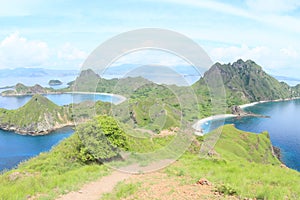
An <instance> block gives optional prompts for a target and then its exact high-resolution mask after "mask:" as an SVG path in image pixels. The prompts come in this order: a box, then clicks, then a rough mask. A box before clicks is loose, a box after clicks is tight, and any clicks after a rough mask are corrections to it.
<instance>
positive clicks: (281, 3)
mask: <svg viewBox="0 0 300 200" xmlns="http://www.w3.org/2000/svg"><path fill="white" fill-rule="evenodd" d="M246 5H247V6H248V7H249V8H250V9H252V10H255V11H258V12H261V11H262V12H273V13H274V12H276V13H284V12H290V11H294V10H296V9H297V8H299V6H300V2H299V0H246Z"/></svg>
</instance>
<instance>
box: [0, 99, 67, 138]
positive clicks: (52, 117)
mask: <svg viewBox="0 0 300 200" xmlns="http://www.w3.org/2000/svg"><path fill="white" fill-rule="evenodd" d="M69 113H70V110H69V107H60V106H58V105H56V104H54V103H53V102H51V101H50V100H48V99H47V98H46V97H43V96H41V95H34V96H33V97H32V98H31V99H30V101H29V102H28V103H26V104H25V105H24V106H22V107H21V108H19V109H17V110H6V109H2V108H1V109H0V127H1V129H4V130H10V131H15V132H17V133H20V134H30V135H43V134H47V133H49V132H51V131H53V130H55V129H57V128H61V127H64V126H66V125H71V124H72V122H71V118H70V115H69Z"/></svg>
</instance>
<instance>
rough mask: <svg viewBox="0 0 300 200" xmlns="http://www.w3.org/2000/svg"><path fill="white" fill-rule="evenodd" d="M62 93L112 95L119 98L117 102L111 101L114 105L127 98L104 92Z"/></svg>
mask: <svg viewBox="0 0 300 200" xmlns="http://www.w3.org/2000/svg"><path fill="white" fill-rule="evenodd" d="M63 94H99V95H103V96H112V97H116V98H118V99H119V100H118V101H117V102H115V103H113V104H115V105H118V104H121V103H123V102H124V101H126V100H127V98H126V97H124V96H122V95H119V94H111V93H104V92H64V93H63Z"/></svg>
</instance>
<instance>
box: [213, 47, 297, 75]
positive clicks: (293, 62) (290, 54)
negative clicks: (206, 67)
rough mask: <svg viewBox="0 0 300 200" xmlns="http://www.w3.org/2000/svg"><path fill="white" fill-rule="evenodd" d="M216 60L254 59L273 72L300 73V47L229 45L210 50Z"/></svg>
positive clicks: (226, 61) (221, 61)
mask: <svg viewBox="0 0 300 200" xmlns="http://www.w3.org/2000/svg"><path fill="white" fill-rule="evenodd" d="M209 52H210V54H209V56H211V58H212V59H213V61H214V62H220V63H229V62H230V63H232V62H235V61H236V60H238V59H240V58H241V59H243V60H248V59H250V60H253V61H255V62H256V63H257V64H259V65H261V66H262V67H263V69H264V70H266V71H267V72H268V73H271V74H277V75H286V76H291V77H296V76H297V75H298V74H299V73H298V72H299V65H298V63H300V57H299V53H298V52H300V51H299V49H297V48H294V47H290V46H288V47H282V48H270V47H266V46H257V47H252V48H250V47H248V46H246V45H242V46H228V47H222V48H212V49H210V50H209Z"/></svg>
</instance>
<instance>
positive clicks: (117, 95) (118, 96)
mask: <svg viewBox="0 0 300 200" xmlns="http://www.w3.org/2000/svg"><path fill="white" fill-rule="evenodd" d="M39 94H40V95H60V94H95V95H96V94H98V95H104V96H111V97H116V98H118V101H116V102H111V103H113V104H115V105H119V104H121V103H123V102H124V101H126V100H127V98H126V97H124V96H122V95H119V94H111V93H101V92H60V91H59V92H48V93H39ZM33 95H34V94H8V95H7V94H5V95H3V94H2V93H1V95H0V96H2V97H22V96H33Z"/></svg>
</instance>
